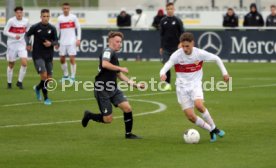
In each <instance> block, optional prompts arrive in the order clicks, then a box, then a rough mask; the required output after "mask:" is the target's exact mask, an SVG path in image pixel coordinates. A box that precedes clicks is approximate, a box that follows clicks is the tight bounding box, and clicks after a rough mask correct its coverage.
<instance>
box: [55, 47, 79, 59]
mask: <svg viewBox="0 0 276 168" xmlns="http://www.w3.org/2000/svg"><path fill="white" fill-rule="evenodd" d="M59 55H60V56H65V55H69V56H72V55H73V56H75V55H77V46H76V45H60V46H59Z"/></svg>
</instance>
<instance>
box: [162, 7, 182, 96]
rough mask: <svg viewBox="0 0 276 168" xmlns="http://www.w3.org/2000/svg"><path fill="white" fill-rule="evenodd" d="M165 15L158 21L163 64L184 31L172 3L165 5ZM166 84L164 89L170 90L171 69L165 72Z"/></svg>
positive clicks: (176, 46)
mask: <svg viewBox="0 0 276 168" xmlns="http://www.w3.org/2000/svg"><path fill="white" fill-rule="evenodd" d="M166 11H167V16H165V17H164V18H163V19H162V20H161V23H160V35H161V48H160V55H161V56H162V59H163V60H162V63H163V64H165V63H166V62H167V61H168V60H169V59H170V56H171V54H172V53H173V52H175V51H176V50H177V48H178V45H179V37H180V35H181V34H182V33H183V32H184V27H183V23H182V21H181V20H180V19H179V18H178V17H176V16H174V12H175V8H174V4H173V3H168V4H167V5H166ZM166 76H167V79H166V86H165V87H164V88H163V90H164V91H167V90H171V89H172V87H171V71H170V70H169V71H168V72H167V74H166Z"/></svg>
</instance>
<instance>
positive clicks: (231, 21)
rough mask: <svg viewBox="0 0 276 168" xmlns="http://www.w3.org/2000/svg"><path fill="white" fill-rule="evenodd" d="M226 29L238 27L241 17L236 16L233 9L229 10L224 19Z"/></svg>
mask: <svg viewBox="0 0 276 168" xmlns="http://www.w3.org/2000/svg"><path fill="white" fill-rule="evenodd" d="M222 25H223V26H224V27H238V26H239V17H238V16H237V15H236V14H235V12H234V10H233V8H228V9H227V13H226V14H225V15H224V17H223V24H222Z"/></svg>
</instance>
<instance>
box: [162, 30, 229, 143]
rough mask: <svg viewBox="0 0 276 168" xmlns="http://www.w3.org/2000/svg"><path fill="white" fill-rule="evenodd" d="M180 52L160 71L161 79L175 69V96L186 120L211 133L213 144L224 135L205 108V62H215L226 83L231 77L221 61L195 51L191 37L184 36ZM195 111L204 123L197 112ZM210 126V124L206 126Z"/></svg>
mask: <svg viewBox="0 0 276 168" xmlns="http://www.w3.org/2000/svg"><path fill="white" fill-rule="evenodd" d="M180 43H181V48H179V49H178V50H176V51H175V52H174V53H173V54H172V55H171V57H170V59H169V61H168V62H167V63H166V64H165V65H164V67H163V68H162V69H161V71H160V78H161V80H162V81H165V80H166V78H167V76H166V72H167V71H168V70H169V69H170V68H171V67H172V66H174V68H175V72H176V93H177V99H178V103H179V104H180V105H181V108H182V110H183V111H184V113H185V115H186V117H187V118H188V119H189V120H190V121H191V122H193V123H195V124H196V125H197V126H199V127H201V128H203V129H206V130H207V131H209V132H210V136H211V139H210V141H211V142H215V141H216V140H217V138H216V135H218V136H220V137H223V136H224V135H225V132H224V131H223V130H220V129H218V128H217V127H216V124H215V122H214V120H213V119H212V117H211V115H210V113H209V111H208V109H207V108H206V107H205V106H204V104H203V91H202V76H203V71H202V65H203V62H204V61H216V63H217V65H218V66H219V68H220V70H221V72H222V75H223V79H224V81H225V82H228V80H229V75H228V73H227V70H226V68H225V66H224V64H223V62H222V61H221V59H220V58H219V57H218V56H216V55H214V54H211V53H209V52H207V51H205V50H202V49H199V48H196V47H194V36H193V34H192V33H189V32H186V33H183V34H182V35H181V37H180ZM194 107H196V109H197V110H198V111H199V112H200V113H201V116H202V117H203V119H204V120H203V119H202V118H201V117H199V116H197V115H196V114H195V112H194ZM206 122H207V123H206Z"/></svg>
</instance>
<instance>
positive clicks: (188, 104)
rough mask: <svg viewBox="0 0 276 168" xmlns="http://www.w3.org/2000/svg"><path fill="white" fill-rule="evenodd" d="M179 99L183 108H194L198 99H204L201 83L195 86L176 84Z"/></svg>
mask: <svg viewBox="0 0 276 168" xmlns="http://www.w3.org/2000/svg"><path fill="white" fill-rule="evenodd" d="M176 95H177V101H178V103H179V104H180V105H181V108H182V110H185V109H188V108H194V102H195V100H197V99H201V100H203V99H204V96H203V90H202V86H201V84H198V85H195V86H193V87H185V86H176Z"/></svg>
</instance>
